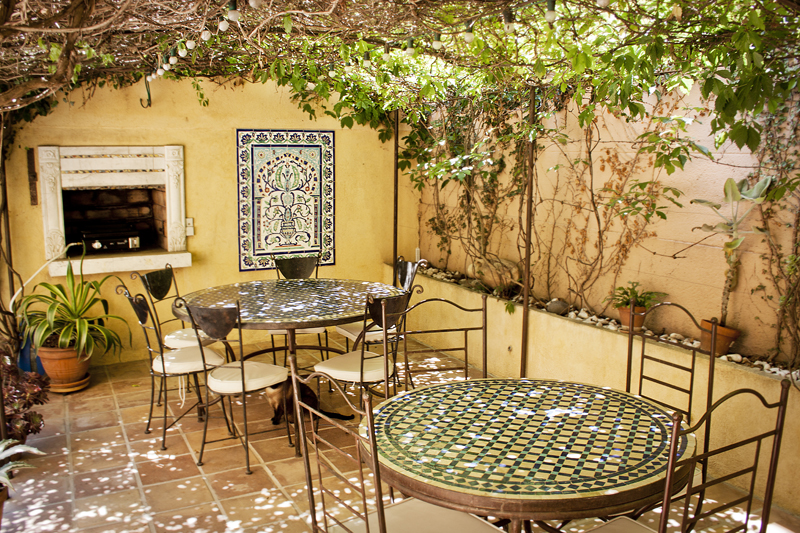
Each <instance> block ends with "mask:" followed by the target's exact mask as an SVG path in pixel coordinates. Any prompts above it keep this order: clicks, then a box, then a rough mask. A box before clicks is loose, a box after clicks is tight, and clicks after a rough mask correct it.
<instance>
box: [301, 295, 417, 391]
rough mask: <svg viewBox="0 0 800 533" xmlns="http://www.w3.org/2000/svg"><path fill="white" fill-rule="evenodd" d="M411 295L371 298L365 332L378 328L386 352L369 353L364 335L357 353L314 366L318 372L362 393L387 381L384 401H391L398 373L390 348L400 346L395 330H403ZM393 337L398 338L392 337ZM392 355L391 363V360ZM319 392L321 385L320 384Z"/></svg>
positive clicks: (356, 346) (367, 310) (349, 353)
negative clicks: (390, 397) (393, 382)
mask: <svg viewBox="0 0 800 533" xmlns="http://www.w3.org/2000/svg"><path fill="white" fill-rule="evenodd" d="M410 297H411V293H408V292H406V293H403V294H400V295H398V296H387V297H383V298H378V297H375V296H372V295H368V296H367V304H366V308H365V310H364V320H363V322H362V323H361V328H362V329H361V331H362V332H363V331H368V330H369V328H372V327H373V326H377V327H379V328H381V330H380V331H381V335H382V336H383V353H382V354H378V353H375V352H371V351H369V350H367V345H366V343H365V342H363V334H362V335H361V336H359V337H358V338H357V339H356V342H355V344H354V346H353V351H350V352H347V353H345V354H343V355H337V356H335V357H331V358H329V359H327V360H325V361H321V362H319V363H317V364H316V365H314V372H319V373H323V374H327V375H329V376H330V377H331V378H333V379H334V380H336V381H340V382H345V383H354V384H358V385H359V386H360V387H361V389H362V390H364V389H366V390H367V391H369V390H370V385H371V384H374V385H377V384H379V383H381V382H383V385H384V389H383V391H384V393H383V396H384V398H389V390H390V388H389V381H390V380H393V378H394V376H395V370H396V366H397V365H396V361H395V359H396V352H394V351H391V350H390V349H389V344H396V343H397V342H398V340H399V339H398V336H397V335H396V334H393V333H392V332H394V331H402V330H403V327H402V321H403V319H404V317H405V315H404V314H403V311H405V309H406V308H407V307H408V299H409V298H410ZM390 335H394V336H392V337H390ZM390 356H391V361H390ZM317 391H318V392H319V383H317Z"/></svg>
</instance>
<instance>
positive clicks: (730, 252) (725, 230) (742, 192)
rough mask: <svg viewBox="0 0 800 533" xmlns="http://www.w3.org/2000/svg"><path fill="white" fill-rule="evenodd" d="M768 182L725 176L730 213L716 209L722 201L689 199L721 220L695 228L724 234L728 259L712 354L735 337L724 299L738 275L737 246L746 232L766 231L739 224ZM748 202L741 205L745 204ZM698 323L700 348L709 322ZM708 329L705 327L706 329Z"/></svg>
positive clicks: (706, 345)
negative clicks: (729, 323)
mask: <svg viewBox="0 0 800 533" xmlns="http://www.w3.org/2000/svg"><path fill="white" fill-rule="evenodd" d="M771 183H772V177H769V176H768V177H766V178H764V179H762V180H761V181H759V182H758V183H756V184H755V185H754V186H753V187H749V184H748V183H747V180H744V179H743V180H741V181H739V182H738V183H737V182H735V181H734V180H733V178H728V179H727V180H726V181H725V185H724V187H723V191H724V194H725V198H724V199H725V202H726V203H728V204H730V208H731V211H730V215H729V216H728V215H723V214H722V213H721V212H720V209H722V205H721V204H718V203H715V202H710V201H708V200H692V202H691V203H693V204H698V205H704V206H706V207H708V208H709V209H711V210H712V211H714V213H716V214H717V216H719V217H720V218H721V219H722V220H723V221H722V222H720V223H718V224H716V225H711V224H703V225H702V226H700V227H699V228H694V229H699V230H702V231H708V232H711V233H718V234H720V235H725V236H726V237H727V240H726V242H725V243H724V244H723V245H722V251H723V252H724V253H725V261H726V262H727V263H728V269H727V270H726V271H725V284H724V285H723V286H722V305H721V308H720V318H719V322H718V324H719V325H718V326H717V342H716V346H715V348H714V352H715V354H714V355H723V354H726V353H728V348H729V347H730V345H731V344H732V343H733V342H734V341H735V340H736V339H737V338H738V337H739V332H738V331H737V330H735V329H733V328H729V327H727V320H728V302H729V301H730V297H731V291H733V289H735V288H736V282H737V280H738V277H739V265H740V264H741V263H740V260H739V246H741V245H742V242H744V239H745V236H746V235H747V234H750V233H766V230H764V229H762V228H758V227H752V228H751V229H750V230H747V231H745V230H743V229H741V224H742V222H744V220H745V219H746V218H747V215H749V214H750V211H752V210H753V208H755V207H756V206H757V205H759V204H760V203H762V202H763V201H764V200H765V199H766V198H767V189H768V188H769V186H770V184H771ZM747 203H750V205H749V206H747V208H746V209H745V208H744V207H745V205H746V204H747ZM700 325H701V326H702V327H703V331H702V332H701V336H700V342H701V348H702V349H703V350H710V349H711V322H710V321H708V320H702V321H701V322H700ZM706 330H708V331H706Z"/></svg>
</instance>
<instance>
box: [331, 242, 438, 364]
mask: <svg viewBox="0 0 800 533" xmlns="http://www.w3.org/2000/svg"><path fill="white" fill-rule="evenodd" d="M426 266H428V261H426V260H425V259H420V260H419V261H417V262H416V263H412V262H411V261H406V260H405V259H403V256H402V255H401V256H399V257H398V258H397V263H396V264H395V270H396V271H397V282H398V284H399V286H400V287H402V288H403V290H405V291H406V292H409V293H410V292H411V288H412V287H413V285H414V278H415V277H416V275H417V269H418V268H420V267H423V268H424V267H426ZM363 328H364V325H363V324H362V323H361V322H353V323H352V324H342V325H341V326H336V332H337V333H339V334H340V335H342V336H343V337H344V338H345V341H344V342H345V349H346V350H348V351H349V350H350V342H351V341H352V342H353V344H355V342H356V339H358V338H359V336H361V332H362V331H363ZM387 331H388V332H389V333H390V334H391V335H394V334H395V330H394V329H392V328H390V329H389V330H387ZM363 339H364V342H366V343H367V344H368V345H369V344H380V343H382V342H383V331H382V330H381V328H380V327H379V326H373V327H371V328H370V329H368V330H367V333H366V334H365V335H364V336H363Z"/></svg>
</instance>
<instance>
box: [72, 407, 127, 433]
mask: <svg viewBox="0 0 800 533" xmlns="http://www.w3.org/2000/svg"><path fill="white" fill-rule="evenodd" d="M117 425H119V414H118V413H117V411H104V412H99V413H85V414H77V415H75V416H71V417H70V421H69V429H70V431H71V432H79V431H87V430H90V429H98V428H107V427H113V426H117Z"/></svg>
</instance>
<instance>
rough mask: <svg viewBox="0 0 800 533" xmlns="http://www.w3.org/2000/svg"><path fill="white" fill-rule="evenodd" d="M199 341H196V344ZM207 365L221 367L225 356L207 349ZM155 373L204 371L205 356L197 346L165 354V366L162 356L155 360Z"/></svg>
mask: <svg viewBox="0 0 800 533" xmlns="http://www.w3.org/2000/svg"><path fill="white" fill-rule="evenodd" d="M196 342H197V341H196V340H195V343H196ZM205 354H206V364H208V365H211V366H219V365H221V364H222V363H224V362H225V356H224V355H220V354H219V353H218V352H217V351H216V350H214V349H212V348H207V349H206V350H205ZM153 371H154V372H158V373H159V374H161V373H162V372H164V371H166V373H167V374H191V373H193V372H202V371H203V356H202V354H201V353H200V347H199V346H197V344H195V345H194V346H189V347H188V348H178V349H177V350H171V351H169V352H164V365H163V366H162V365H161V356H160V355H159V356H158V357H156V358H154V359H153Z"/></svg>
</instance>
